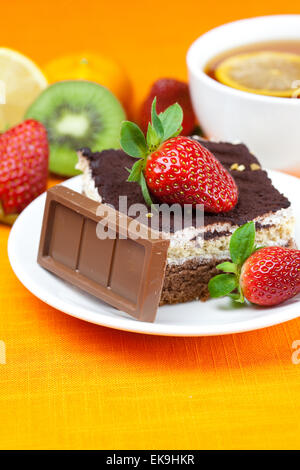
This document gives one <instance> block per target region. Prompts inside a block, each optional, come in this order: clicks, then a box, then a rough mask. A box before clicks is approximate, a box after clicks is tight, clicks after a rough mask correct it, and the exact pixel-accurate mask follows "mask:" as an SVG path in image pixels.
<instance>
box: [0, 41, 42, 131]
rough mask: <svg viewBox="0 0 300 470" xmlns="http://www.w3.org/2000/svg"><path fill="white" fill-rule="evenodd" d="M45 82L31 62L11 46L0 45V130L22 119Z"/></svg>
mask: <svg viewBox="0 0 300 470" xmlns="http://www.w3.org/2000/svg"><path fill="white" fill-rule="evenodd" d="M46 86H47V79H46V77H45V76H44V74H43V73H42V72H41V71H40V69H39V68H38V66H37V65H35V63H34V62H32V61H31V60H30V59H28V58H27V57H25V56H24V55H22V54H20V53H19V52H16V51H13V50H12V49H6V48H0V92H1V96H0V132H1V131H3V130H5V129H6V128H8V127H12V126H14V125H15V124H18V123H19V122H20V121H22V119H23V116H24V114H25V111H26V110H27V108H28V107H29V105H31V103H33V101H34V100H35V99H36V98H37V96H38V95H39V94H40V92H41V91H42V90H44V88H46Z"/></svg>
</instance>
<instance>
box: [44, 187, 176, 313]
mask: <svg viewBox="0 0 300 470" xmlns="http://www.w3.org/2000/svg"><path fill="white" fill-rule="evenodd" d="M99 208H100V209H101V210H99ZM99 214H100V215H99ZM108 222H109V223H108ZM131 222H133V219H131V218H130V217H127V216H126V215H125V214H121V213H120V212H118V211H115V210H114V209H112V208H111V207H108V206H106V205H104V204H99V203H97V202H95V201H92V200H91V199H89V198H87V197H86V196H83V195H81V194H79V193H77V192H74V191H72V190H71V189H68V188H66V187H64V186H55V187H53V188H51V189H49V190H48V192H47V199H46V205H45V211H44V219H43V226H42V232H41V239H40V246H39V252H38V263H39V264H40V265H41V266H42V267H44V268H46V269H47V270H49V271H51V272H52V273H54V274H56V275H57V276H59V277H61V278H62V279H64V280H66V281H68V282H70V283H71V284H73V285H74V286H76V287H79V288H81V289H82V290H84V291H85V292H88V293H89V294H92V295H94V296H96V297H98V298H99V299H101V300H103V301H104V302H107V303H108V304H110V305H112V306H114V307H116V308H117V309H119V310H122V311H124V312H127V313H129V314H130V315H132V316H133V317H135V318H137V319H139V320H141V321H148V322H150V321H154V320H155V316H156V312H157V308H158V304H159V300H160V295H161V290H162V286H163V279H164V273H165V267H166V263H167V251H168V247H169V240H166V239H164V238H163V237H162V236H161V234H158V232H153V231H152V230H151V229H149V228H148V227H146V226H145V225H142V224H140V226H139V238H137V235H136V231H134V230H133V229H132V228H130V223H131ZM134 223H135V222H134ZM104 228H105V230H106V231H108V235H109V236H108V237H107V238H105V239H102V238H99V232H98V230H99V229H101V230H104ZM113 228H114V229H115V230H113ZM97 234H98V235H97Z"/></svg>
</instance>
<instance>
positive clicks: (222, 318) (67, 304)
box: [8, 171, 300, 336]
mask: <svg viewBox="0 0 300 470" xmlns="http://www.w3.org/2000/svg"><path fill="white" fill-rule="evenodd" d="M269 175H270V177H271V178H272V180H273V182H274V185H275V186H276V187H277V188H278V189H279V190H280V191H282V192H283V193H285V194H286V195H287V196H288V197H289V199H290V200H291V202H292V204H293V207H294V211H295V215H296V219H297V228H296V240H298V243H299V241H300V208H299V200H300V185H299V180H298V179H297V178H293V177H292V176H288V175H285V174H282V173H278V172H274V171H270V172H269ZM64 185H65V186H68V187H69V188H72V189H74V190H75V191H80V190H81V176H77V177H75V178H72V179H70V180H68V181H66V182H65V183H64ZM44 203H45V194H42V195H41V196H40V197H38V198H37V199H35V200H34V201H33V202H32V203H31V204H30V205H29V206H28V207H27V208H26V209H25V210H24V211H23V212H22V214H21V215H20V216H19V217H18V219H17V221H16V222H15V224H14V225H13V227H12V230H11V233H10V237H9V242H8V255H9V259H10V263H11V266H12V268H13V270H14V272H15V274H16V275H17V277H18V278H19V279H20V281H21V282H22V283H23V284H24V286H25V287H26V288H27V289H28V290H29V291H30V292H32V293H33V294H34V295H35V296H37V297H38V298H40V299H41V300H43V301H44V302H46V303H47V304H49V305H51V306H52V307H55V308H57V309H58V310H61V311H62V312H65V313H67V314H69V315H72V316H74V317H77V318H81V319H82V320H86V321H89V322H92V323H96V324H98V325H103V326H108V327H111V328H117V329H120V330H127V331H134V332H138V333H147V334H155V335H173V336H207V335H223V334H228V333H237V332H242V331H249V330H255V329H258V328H264V327H266V326H271V325H275V324H277V323H282V322H284V321H287V320H291V319H293V318H296V317H297V316H299V314H300V299H299V297H298V299H295V298H294V299H292V300H291V301H289V302H286V303H285V304H283V305H281V306H278V307H275V308H274V307H273V308H266V309H262V308H256V307H254V306H249V305H247V306H242V307H234V306H233V304H232V303H231V300H230V299H228V298H222V299H217V300H209V301H208V302H205V303H203V302H197V301H195V302H189V303H185V304H178V305H165V306H163V307H160V308H159V310H158V314H157V319H156V321H155V323H145V322H139V321H137V320H135V319H132V318H131V317H129V316H128V315H127V314H126V313H123V312H119V311H118V310H116V309H114V308H113V307H110V306H109V305H107V304H105V303H104V302H101V301H100V300H98V299H96V298H95V297H92V296H91V295H89V294H85V293H84V292H82V291H81V290H79V289H77V288H74V287H72V286H71V285H69V284H67V283H66V282H64V281H62V280H61V279H59V278H58V277H56V276H55V275H54V274H51V273H49V272H48V271H46V270H45V269H43V268H41V267H40V266H39V265H38V264H37V262H36V258H37V250H38V245H39V237H40V230H41V223H42V216H43V209H44Z"/></svg>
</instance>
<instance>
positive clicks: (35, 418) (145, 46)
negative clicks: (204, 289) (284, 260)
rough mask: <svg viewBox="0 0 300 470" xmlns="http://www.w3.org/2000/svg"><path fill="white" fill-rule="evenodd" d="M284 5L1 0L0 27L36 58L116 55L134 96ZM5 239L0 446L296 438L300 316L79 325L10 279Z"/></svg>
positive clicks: (249, 442) (259, 443)
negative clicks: (150, 325)
mask: <svg viewBox="0 0 300 470" xmlns="http://www.w3.org/2000/svg"><path fill="white" fill-rule="evenodd" d="M283 12H286V13H295V12H298V13H300V8H299V5H298V3H297V2H296V0H291V2H289V5H288V6H285V10H284V9H283V7H282V2H277V3H276V2H275V1H273V0H272V1H271V0H267V1H265V2H263V3H262V2H259V1H258V0H255V1H254V2H251V3H250V4H247V5H246V4H245V2H240V3H237V2H231V3H230V2H221V1H220V2H217V4H216V2H215V3H214V4H213V5H212V4H211V2H207V3H204V2H199V1H197V0H186V1H184V2H179V1H178V0H174V1H172V2H171V1H165V2H161V1H159V0H152V1H150V0H144V1H143V2H141V1H139V0H136V1H130V0H128V1H127V2H123V1H115V2H114V5H113V8H112V4H111V2H104V1H99V0H98V1H96V0H89V1H88V2H86V1H83V0H75V1H70V0H59V1H58V0H52V1H51V2H50V1H49V2H40V1H38V0H28V1H26V2H24V0H15V1H14V2H1V21H0V25H1V28H0V34H1V42H2V43H4V44H5V45H7V46H10V47H13V48H16V49H19V50H21V51H23V52H24V53H25V54H27V55H29V56H31V57H32V58H33V59H34V60H36V61H37V62H38V63H40V64H43V63H44V62H45V61H47V60H48V59H50V58H52V57H54V56H55V55H57V54H59V53H61V52H68V51H78V50H84V49H90V48H92V49H93V50H98V49H99V50H104V51H106V52H107V53H108V54H113V55H115V56H117V57H119V58H120V59H121V60H123V62H124V63H125V65H126V67H127V69H128V72H129V73H130V75H131V78H132V81H133V83H134V85H135V90H136V102H139V101H140V99H141V97H142V96H143V94H144V93H145V91H146V89H147V87H148V86H149V84H150V83H151V81H152V80H153V79H154V78H157V77H159V76H164V75H167V76H175V77H179V78H185V77H186V70H185V53H186V50H187V48H188V46H189V44H190V43H191V42H192V40H193V39H195V38H196V37H197V36H198V35H199V34H201V33H202V32H204V31H206V30H208V29H210V28H211V27H213V26H216V25H218V24H221V23H223V22H226V21H230V20H234V19H238V18H241V17H246V16H255V15H259V14H270V13H283ZM299 176H300V174H299ZM52 183H53V181H52ZM8 235H9V228H8V227H5V226H1V227H0V247H1V257H0V341H3V342H5V345H6V364H5V365H4V364H1V363H0V448H26V449H32V448H35V449H37V448H58V449H72V448H74V449H76V448H85V449H87V448H100V449H101V448H108V449H113V448H117V449H129V448H136V449H162V448H168V449H181V448H185V449H188V448H193V449H202V448H218V449H221V448H227V449H231V448H268V449H271V448H299V446H300V432H299V431H300V424H299V423H300V419H299V418H300V402H299V395H300V364H299V365H296V364H293V363H292V359H291V356H292V352H293V351H292V343H293V341H295V340H300V319H298V320H294V321H291V322H288V323H285V324H283V325H279V326H275V327H272V328H267V329H265V330H261V331H256V332H251V333H245V334H238V335H230V336H226V337H212V338H163V337H150V336H143V335H138V334H131V333H125V332H119V331H114V330H110V329H107V328H102V327H99V326H95V325H91V324H88V323H84V322H83V321H80V320H77V319H74V318H71V317H69V316H67V315H64V314H63V313H61V312H59V311H57V310H55V309H53V308H50V307H48V306H47V305H46V304H44V303H43V302H41V301H39V300H38V299H36V298H35V297H33V296H32V295H31V294H30V293H29V292H28V291H27V290H26V289H25V288H24V287H23V286H22V285H21V284H20V282H19V281H18V279H16V277H15V276H14V274H13V272H12V270H11V268H10V265H9V262H8V259H7V254H6V244H7V238H8ZM200 307H201V306H200ZM200 307H199V308H200ZM199 314H201V312H200V313H199ZM299 314H300V311H299ZM1 345H2V346H3V343H1V342H0V349H1ZM0 362H1V353H0Z"/></svg>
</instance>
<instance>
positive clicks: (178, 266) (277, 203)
mask: <svg viewBox="0 0 300 470" xmlns="http://www.w3.org/2000/svg"><path fill="white" fill-rule="evenodd" d="M193 138H194V139H199V138H198V137H193ZM201 144H202V145H204V146H205V147H206V148H207V149H208V150H210V151H211V152H212V153H213V154H214V155H215V157H216V158H217V159H218V160H219V161H220V162H221V163H222V164H223V166H224V167H225V168H226V169H227V170H229V171H230V172H231V174H232V176H233V177H234V179H235V181H236V184H237V186H238V189H239V200H238V203H237V205H236V206H235V208H234V209H233V210H231V211H230V212H226V213H220V214H211V213H205V215H204V227H203V225H202V226H199V227H198V226H197V219H196V216H195V214H193V218H192V223H191V226H190V227H185V228H183V229H182V230H176V228H175V227H178V225H177V224H176V215H174V218H173V219H172V220H171V224H170V227H169V233H168V234H167V236H168V237H169V238H170V246H169V250H168V263H167V267H166V272H165V279H164V286H163V290H162V294H161V302H160V303H161V305H162V304H172V303H177V302H186V301H190V300H194V299H200V300H206V299H207V298H208V296H209V294H208V288H207V285H208V281H209V280H210V278H211V277H212V276H214V275H215V274H217V272H218V271H217V269H216V265H217V264H219V263H220V262H222V261H225V260H227V259H229V241H230V236H231V234H232V232H234V230H235V229H236V228H238V227H239V226H241V225H243V224H245V223H246V222H249V221H251V220H253V221H254V222H255V224H256V243H257V244H258V245H262V246H272V245H279V246H287V247H292V246H293V244H294V241H293V238H294V218H293V214H292V211H291V207H290V202H289V201H288V199H287V198H286V197H285V196H284V195H283V194H281V193H280V192H279V191H278V190H277V189H276V188H275V187H274V186H273V185H272V181H271V180H270V178H269V177H268V175H267V173H266V171H264V170H262V169H261V167H260V164H259V162H258V160H257V158H256V157H255V156H254V155H252V154H251V153H250V152H249V150H248V149H247V147H246V146H245V145H243V144H230V143H222V142H220V143H216V142H211V141H205V140H202V139H201ZM78 157H79V162H78V165H77V167H78V168H79V169H80V170H82V172H83V177H82V178H83V193H84V194H85V195H86V196H88V197H90V198H92V199H94V200H96V201H99V202H103V203H106V204H111V205H113V206H114V208H115V209H117V210H119V196H127V198H128V199H127V206H128V207H129V206H130V205H131V204H136V203H140V204H145V202H144V198H143V196H142V193H141V189H140V186H139V185H138V184H137V183H133V182H127V178H128V171H127V170H126V168H131V166H132V164H133V163H134V162H135V161H136V160H135V159H134V158H132V157H130V156H128V155H127V154H126V153H124V152H123V151H122V150H104V151H102V152H95V153H93V152H91V151H90V150H89V149H82V150H81V151H79V152H78ZM154 202H156V201H154ZM120 210H121V209H120ZM159 230H161V231H164V227H163V226H162V224H161V223H160V225H159ZM200 239H201V242H200Z"/></svg>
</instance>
